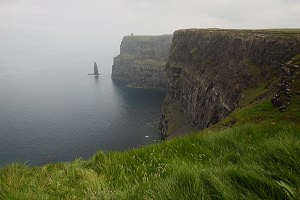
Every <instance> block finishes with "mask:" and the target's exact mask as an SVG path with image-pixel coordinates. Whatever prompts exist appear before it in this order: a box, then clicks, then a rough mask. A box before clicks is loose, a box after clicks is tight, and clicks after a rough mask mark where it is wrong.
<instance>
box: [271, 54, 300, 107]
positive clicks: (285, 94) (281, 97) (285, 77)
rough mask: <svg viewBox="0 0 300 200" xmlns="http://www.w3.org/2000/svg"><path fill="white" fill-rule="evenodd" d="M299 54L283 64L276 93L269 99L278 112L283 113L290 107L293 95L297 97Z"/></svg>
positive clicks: (299, 78) (299, 69)
mask: <svg viewBox="0 0 300 200" xmlns="http://www.w3.org/2000/svg"><path fill="white" fill-rule="evenodd" d="M299 61H300V54H298V55H297V56H295V57H294V58H293V59H292V60H290V61H289V62H287V63H285V64H284V65H283V67H282V71H283V73H282V78H281V81H280V83H279V84H278V86H277V89H278V90H277V92H276V94H275V96H274V97H273V98H272V99H271V102H272V104H273V106H274V107H278V108H279V110H280V111H282V112H284V111H285V110H286V109H287V107H288V106H289V105H290V102H291V99H292V97H293V96H294V95H299V94H300V92H299V91H297V89H299V88H298V87H299V86H300V84H299V83H300V67H299V65H298V62H299Z"/></svg>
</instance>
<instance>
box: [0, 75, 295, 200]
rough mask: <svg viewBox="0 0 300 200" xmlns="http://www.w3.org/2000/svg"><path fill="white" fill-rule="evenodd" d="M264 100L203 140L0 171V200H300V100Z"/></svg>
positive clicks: (253, 98)
mask: <svg viewBox="0 0 300 200" xmlns="http://www.w3.org/2000/svg"><path fill="white" fill-rule="evenodd" d="M299 80H300V79H299ZM295 85H296V86H297V87H298V88H296V90H300V84H295ZM264 93H266V87H264V86H262V87H259V88H255V89H251V90H249V91H246V92H245V94H246V95H245V97H244V99H243V100H242V102H241V105H242V107H241V108H239V109H237V110H236V111H234V112H233V113H232V114H231V115H230V116H229V117H227V118H226V119H224V120H223V121H221V122H220V123H218V124H217V125H215V126H213V127H211V128H209V129H206V130H204V131H203V132H201V133H195V134H192V135H189V136H185V137H179V138H176V139H174V140H171V141H167V142H164V143H161V144H155V145H150V146H147V147H144V148H141V149H136V150H131V151H127V152H111V153H108V154H104V153H103V152H98V153H96V154H95V155H94V156H93V157H92V158H91V159H89V160H86V161H85V160H80V159H78V160H75V161H73V162H70V163H57V164H48V165H45V166H41V167H30V166H27V165H24V164H11V165H8V166H5V167H1V168H0V199H30V200H31V199H300V196H299V195H300V96H299V95H298V96H294V97H293V100H292V102H291V105H290V106H289V107H288V109H287V110H286V112H279V111H278V109H276V108H273V107H272V105H271V103H270V100H263V98H260V97H261V95H262V94H264ZM258 97H259V98H258Z"/></svg>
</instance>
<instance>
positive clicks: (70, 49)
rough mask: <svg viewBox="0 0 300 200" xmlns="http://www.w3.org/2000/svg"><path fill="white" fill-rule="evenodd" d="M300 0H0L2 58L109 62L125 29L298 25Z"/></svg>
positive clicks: (155, 31) (156, 31) (146, 31)
mask: <svg viewBox="0 0 300 200" xmlns="http://www.w3.org/2000/svg"><path fill="white" fill-rule="evenodd" d="M299 13H300V1H299V0H47V1H46V0H0V61H1V60H2V61H3V60H4V59H5V58H10V57H11V59H18V57H17V56H12V55H19V54H20V55H23V56H24V55H28V56H30V55H33V56H34V55H37V54H38V53H39V54H43V53H44V54H45V55H44V57H45V58H46V57H47V55H62V54H65V55H66V54H68V55H76V57H77V58H78V56H80V55H82V56H83V55H84V56H90V57H91V59H98V60H103V62H104V63H105V65H109V66H108V67H110V65H111V63H112V57H113V56H115V55H117V54H118V53H119V45H120V42H121V40H122V37H123V36H124V35H128V34H130V33H134V34H136V35H139V34H143V35H147V34H168V33H173V32H174V31H175V30H177V29H182V28H208V27H219V28H282V27H285V28H300V18H299Z"/></svg>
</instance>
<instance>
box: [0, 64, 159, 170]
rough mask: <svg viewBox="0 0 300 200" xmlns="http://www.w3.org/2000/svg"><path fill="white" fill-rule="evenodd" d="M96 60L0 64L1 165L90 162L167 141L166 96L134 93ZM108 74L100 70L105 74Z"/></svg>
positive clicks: (155, 92)
mask: <svg viewBox="0 0 300 200" xmlns="http://www.w3.org/2000/svg"><path fill="white" fill-rule="evenodd" d="M93 63H94V60H91V61H90V60H84V59H83V60H78V59H77V60H74V61H69V60H64V59H52V60H49V61H47V62H45V60H43V62H39V61H36V62H30V61H26V62H25V61H22V60H17V61H13V62H12V61H6V60H0V165H5V164H7V163H11V162H26V163H28V164H31V165H41V164H45V163H49V162H61V161H70V160H73V159H75V158H79V157H81V158H83V159H87V158H89V157H90V156H92V155H93V154H94V153H95V152H96V151H98V150H103V151H113V150H126V149H131V148H136V147H140V146H143V145H147V144H150V143H154V142H159V141H160V139H161V136H160V133H159V130H158V126H159V120H160V116H161V105H162V100H163V98H164V96H165V92H164V91H161V90H157V89H137V88H129V87H127V86H126V82H123V81H114V80H112V79H111V76H110V73H103V74H102V75H100V76H98V77H95V76H89V75H88V73H93ZM104 67H106V69H108V68H110V66H102V65H101V63H99V62H98V68H99V73H101V69H103V68H104Z"/></svg>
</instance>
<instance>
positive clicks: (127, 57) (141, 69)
mask: <svg viewBox="0 0 300 200" xmlns="http://www.w3.org/2000/svg"><path fill="white" fill-rule="evenodd" d="M171 42H172V35H161V36H133V35H131V36H125V37H124V38H123V40H122V42H121V45H120V54H119V55H118V56H116V57H115V58H114V63H113V66H112V78H113V79H121V80H126V81H128V82H129V85H130V86H133V87H154V88H165V87H166V73H165V65H166V60H167V57H168V56H169V51H170V47H171Z"/></svg>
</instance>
